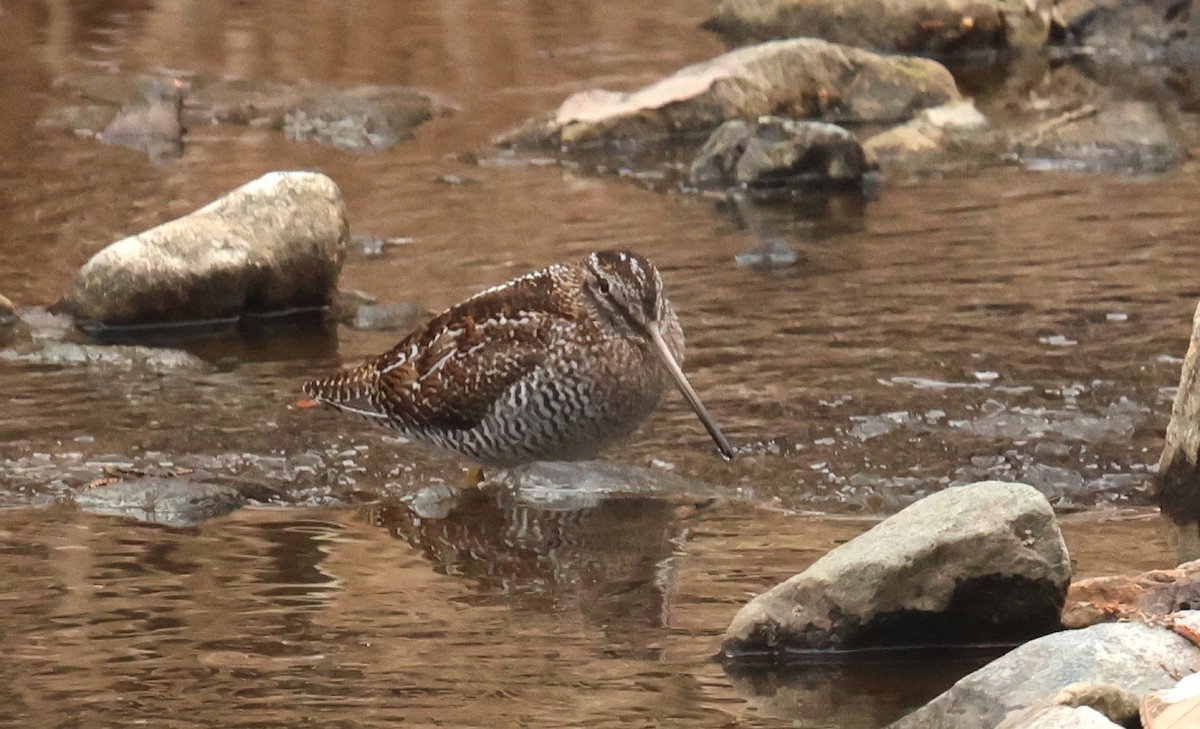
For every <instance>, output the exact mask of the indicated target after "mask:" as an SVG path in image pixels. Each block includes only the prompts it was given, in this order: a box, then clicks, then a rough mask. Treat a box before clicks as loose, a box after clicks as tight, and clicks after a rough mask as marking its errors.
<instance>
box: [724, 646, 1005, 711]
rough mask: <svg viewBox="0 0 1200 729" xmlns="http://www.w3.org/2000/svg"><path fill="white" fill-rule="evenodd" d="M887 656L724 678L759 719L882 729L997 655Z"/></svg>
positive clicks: (732, 674) (731, 672)
mask: <svg viewBox="0 0 1200 729" xmlns="http://www.w3.org/2000/svg"><path fill="white" fill-rule="evenodd" d="M885 653H886V652H881V653H876V654H874V655H871V656H869V657H864V659H863V660H862V661H855V660H843V661H839V662H834V663H821V662H818V663H814V664H811V665H806V666H801V667H789V668H788V669H786V670H780V671H770V672H764V673H759V672H745V673H742V672H737V671H730V672H729V673H728V675H729V679H730V681H731V683H732V684H733V688H734V691H736V692H737V693H738V694H739V695H741V696H742V697H743V698H745V700H746V703H747V704H748V705H750V706H752V707H754V709H755V710H756V711H757V712H759V713H760V714H762V715H763V716H769V717H774V718H777V719H786V720H789V721H792V722H795V723H796V725H798V726H810V725H812V726H885V725H887V724H889V723H890V722H892V721H895V720H896V719H899V718H900V717H901V716H904V715H905V714H907V713H908V712H909V711H911V710H912V709H914V708H915V707H918V706H922V705H923V704H925V702H927V701H929V700H930V699H932V698H933V697H934V696H936V695H938V694H939V693H941V691H943V690H945V689H947V688H949V687H950V686H951V685H953V683H954V682H955V681H956V680H958V679H959V678H960V677H962V676H963V675H965V674H967V673H970V672H971V671H973V670H975V669H977V668H979V667H981V666H983V665H984V664H986V663H987V662H988V661H989V660H991V659H992V658H995V657H996V656H997V655H999V653H1000V652H999V651H993V652H991V653H983V652H979V653H976V654H973V655H961V656H955V655H952V654H950V653H949V652H948V651H947V652H942V653H939V654H937V655H934V654H930V655H928V656H924V657H918V656H910V657H907V658H905V657H897V658H895V659H891V660H889V659H887V658H886V656H885ZM816 722H819V723H816Z"/></svg>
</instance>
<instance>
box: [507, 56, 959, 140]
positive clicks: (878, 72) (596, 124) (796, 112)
mask: <svg viewBox="0 0 1200 729" xmlns="http://www.w3.org/2000/svg"><path fill="white" fill-rule="evenodd" d="M958 98H959V94H958V89H957V88H956V87H955V84H954V79H953V77H951V75H950V72H949V71H947V70H946V68H945V67H944V66H942V65H941V64H939V63H937V62H935V61H931V60H928V59H923V58H912V57H903V56H882V55H879V54H875V53H870V52H868V51H863V50H859V49H857V48H851V47H849V46H842V45H837V44H834V43H827V42H825V41H822V40H817V39H815V38H795V39H791V40H781V41H773V42H770V43H762V44H760V45H756V46H750V47H747V48H740V49H737V50H735V51H731V52H729V53H725V54H723V55H720V56H717V57H716V58H713V59H711V60H708V61H705V62H703V63H697V64H695V65H692V66H688V67H686V68H683V69H681V70H680V71H678V72H676V73H675V74H674V75H672V76H669V77H667V78H665V79H662V80H661V81H658V82H657V83H654V84H651V85H650V86H647V87H645V88H643V89H641V90H638V91H634V92H632V93H627V94H626V93H616V92H612V91H602V90H592V91H584V92H581V93H578V94H575V95H574V96H571V97H570V98H568V99H567V100H566V101H564V102H563V103H562V105H561V106H559V108H558V110H557V111H555V112H553V113H552V114H549V115H546V116H543V117H538V118H535V119H532V120H530V121H528V122H526V123H525V124H524V125H522V126H521V127H519V128H518V129H516V130H514V131H512V132H509V133H508V134H506V135H503V136H501V137H500V138H499V139H498V140H497V143H499V144H501V145H507V146H515V147H533V148H546V147H549V148H554V149H557V148H559V147H566V148H572V147H578V146H581V145H587V144H591V143H599V142H615V141H627V140H648V139H656V138H657V139H663V138H681V137H689V136H695V135H700V134H706V133H708V132H710V131H711V130H713V129H715V128H716V127H717V126H719V125H720V124H721V123H722V122H724V121H726V120H729V119H754V118H757V117H760V116H763V115H765V114H776V115H779V116H786V117H792V118H797V119H816V120H822V121H830V122H839V123H841V122H899V121H904V120H907V119H909V118H910V117H912V115H913V114H914V113H915V112H916V111H918V110H920V109H923V108H926V107H929V106H937V105H939V104H944V103H946V102H948V101H953V100H956V99H958Z"/></svg>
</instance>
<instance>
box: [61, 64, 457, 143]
mask: <svg viewBox="0 0 1200 729" xmlns="http://www.w3.org/2000/svg"><path fill="white" fill-rule="evenodd" d="M172 87H174V88H172ZM54 88H55V92H56V96H57V97H58V98H59V100H58V101H57V102H56V103H51V104H50V105H49V107H48V108H47V110H46V111H45V112H44V113H43V115H42V117H41V118H40V119H39V120H38V124H39V126H48V127H65V128H67V129H70V130H72V131H73V132H75V133H76V134H78V135H80V136H93V135H94V136H96V137H97V138H99V139H100V140H101V141H104V142H106V143H110V144H120V145H122V146H127V147H132V148H134V149H139V150H141V151H147V152H150V153H151V156H152V157H153V156H154V150H156V149H157V150H159V152H160V153H164V154H165V155H166V156H174V155H175V154H177V153H178V151H179V150H180V149H181V148H180V147H179V146H178V144H179V136H180V134H182V132H183V127H184V126H187V127H191V128H196V127H201V126H209V125H218V124H219V125H237V126H251V127H255V128H266V129H275V130H283V131H284V132H285V134H287V136H288V137H289V138H291V139H297V140H305V141H313V142H316V143H318V144H324V145H328V146H333V147H336V148H339V149H344V150H349V151H370V150H377V149H385V148H387V147H390V146H392V145H394V144H396V143H398V142H401V141H404V140H406V139H409V138H411V137H412V136H413V130H414V129H415V128H416V127H417V126H419V125H420V124H422V123H424V122H426V121H428V120H430V119H432V118H434V117H435V116H439V115H443V114H447V113H450V112H451V111H453V109H454V107H453V105H452V104H450V103H449V102H447V101H445V100H443V99H440V98H437V97H435V96H433V95H431V94H428V93H425V92H422V91H419V90H417V89H412V88H408V87H404V86H384V85H373V84H364V85H360V86H354V87H349V88H333V87H328V86H320V85H317V84H311V83H284V82H281V81H272V80H267V79H255V78H231V77H211V76H206V75H203V74H194V73H181V78H180V79H178V80H177V79H174V78H163V77H161V76H158V75H156V74H152V73H144V72H137V71H121V72H118V73H109V72H107V71H102V72H80V73H68V74H63V75H62V76H60V77H58V78H57V79H55V82H54ZM176 90H178V91H179V92H180V93H176ZM130 98H133V99H134V101H133V102H128V99H130ZM180 101H182V104H180V103H179V102H180Z"/></svg>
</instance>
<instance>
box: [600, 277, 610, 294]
mask: <svg viewBox="0 0 1200 729" xmlns="http://www.w3.org/2000/svg"><path fill="white" fill-rule="evenodd" d="M599 288H600V293H602V294H604V295H605V296H607V295H608V281H606V280H604V279H600V286H599Z"/></svg>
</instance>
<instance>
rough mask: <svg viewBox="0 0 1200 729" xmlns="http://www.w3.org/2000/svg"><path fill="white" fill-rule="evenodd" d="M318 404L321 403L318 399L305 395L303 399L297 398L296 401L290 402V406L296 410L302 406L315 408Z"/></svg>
mask: <svg viewBox="0 0 1200 729" xmlns="http://www.w3.org/2000/svg"><path fill="white" fill-rule="evenodd" d="M320 404H321V403H320V402H319V401H317V400H313V399H312V398H307V397H306V398H304V399H303V400H297V401H296V402H294V403H292V407H293V408H295V409H297V410H301V409H303V408H315V407H317V406H318V405H320Z"/></svg>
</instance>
